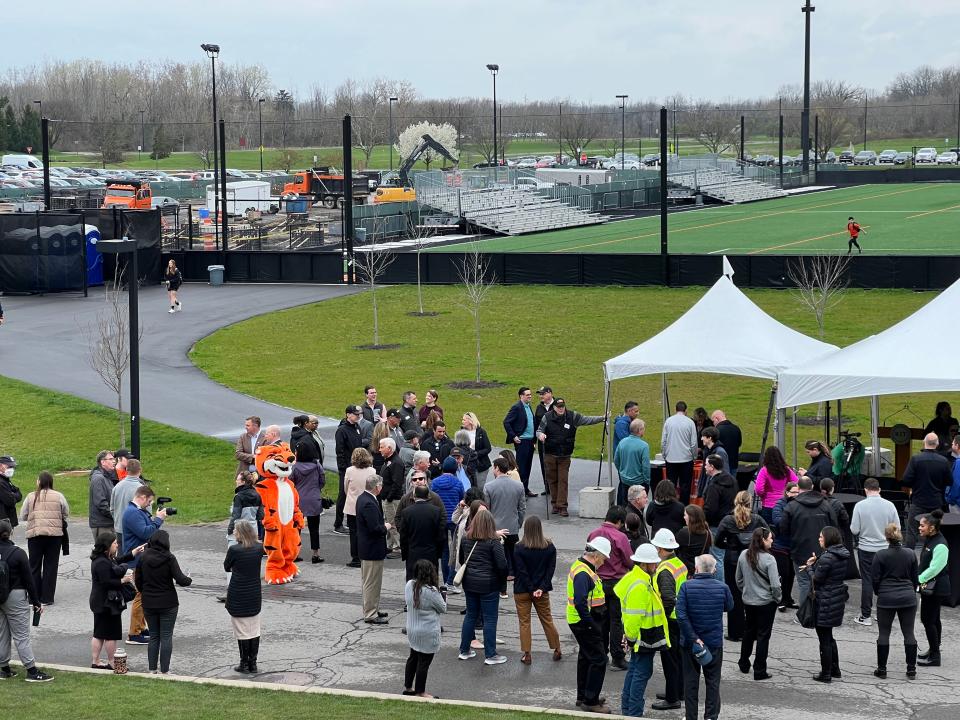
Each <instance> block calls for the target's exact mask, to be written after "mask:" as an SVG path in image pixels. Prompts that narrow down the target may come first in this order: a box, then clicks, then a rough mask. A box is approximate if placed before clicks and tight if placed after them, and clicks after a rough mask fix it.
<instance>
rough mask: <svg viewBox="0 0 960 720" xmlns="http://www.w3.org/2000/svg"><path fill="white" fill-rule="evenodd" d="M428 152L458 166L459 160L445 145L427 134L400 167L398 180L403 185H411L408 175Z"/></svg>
mask: <svg viewBox="0 0 960 720" xmlns="http://www.w3.org/2000/svg"><path fill="white" fill-rule="evenodd" d="M427 150H433V151H434V152H435V153H437V154H438V155H442V156H443V157H445V158H446V159H447V160H449V161H450V162H452V163H453V164H454V165H457V164H458V161H457V159H456V158H455V157H453V155H451V154H450V153H449V152H448V151H447V149H446V148H445V147H444V146H443V145H441V144H440V143H438V142H437V141H436V140H434V139H433V138H432V137H430V136H429V135H426V134H425V135H423V137H421V138H420V142H419V143H417V147H416V148H414V150H413V152H412V153H410V155H409V156H408V157H407V158H406V160H404V161H403V164H402V165H401V166H400V168H399V170H398V171H397V175H398V179H399V181H400V184H401V185H403V186H408V185H409V184H410V178H409V175H408V173H409V172H410V169H411V168H412V167H413V166H414V165H415V164H416V162H417V160H419V159H420V157H421V156H422V155H423V154H424V153H425V152H426V151H427Z"/></svg>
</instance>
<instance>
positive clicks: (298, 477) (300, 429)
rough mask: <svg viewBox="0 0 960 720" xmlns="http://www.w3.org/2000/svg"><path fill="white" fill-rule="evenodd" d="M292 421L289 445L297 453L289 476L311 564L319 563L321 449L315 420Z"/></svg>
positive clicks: (323, 476) (323, 477)
mask: <svg viewBox="0 0 960 720" xmlns="http://www.w3.org/2000/svg"><path fill="white" fill-rule="evenodd" d="M293 422H294V423H296V424H295V425H294V426H293V429H292V430H291V431H290V447H292V448H293V451H294V452H295V453H296V454H297V462H296V464H295V465H294V466H293V473H292V474H291V475H290V479H291V480H293V485H294V487H296V488H297V494H298V495H299V496H300V512H302V513H303V516H304V517H305V518H306V519H307V531H308V532H309V533H310V550H311V551H312V557H311V558H310V561H311V562H312V563H314V564H316V563H322V562H323V558H322V557H320V515H321V513H323V498H322V496H321V492H322V491H323V486H324V485H325V484H326V480H327V478H326V474H325V473H324V470H323V452H322V451H321V450H320V445H319V443H317V441H316V439H315V438H314V436H313V431H314V430H315V429H316V427H317V422H318V421H317V419H316V418H311V417H310V416H309V415H297V417H295V418H294V419H293Z"/></svg>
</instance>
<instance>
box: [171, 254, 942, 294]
mask: <svg viewBox="0 0 960 720" xmlns="http://www.w3.org/2000/svg"><path fill="white" fill-rule="evenodd" d="M170 257H172V258H173V259H174V260H176V262H177V266H178V267H179V268H180V270H181V272H182V273H183V275H184V278H185V279H186V280H193V281H203V280H207V278H208V272H207V267H208V266H209V265H224V266H225V277H226V279H227V281H232V282H278V283H283V282H289V283H324V284H330V283H342V282H343V281H344V267H345V265H344V258H343V255H342V254H341V253H339V252H298V253H284V252H275V253H271V252H245V251H238V252H228V253H216V252H179V253H178V252H174V253H166V254H164V258H163V261H164V263H165V262H166V260H167V259H168V258H170ZM484 257H486V258H488V259H489V274H490V276H491V277H492V278H493V279H494V280H495V281H496V282H498V283H501V284H505V285H540V284H549V285H581V286H590V285H626V286H643V285H664V284H669V285H671V286H676V287H682V286H692V285H712V284H713V283H714V282H715V281H716V279H717V278H718V277H719V276H720V274H721V272H722V271H723V269H722V258H721V257H720V256H719V255H670V256H669V258H668V263H667V265H668V281H667V282H666V283H665V282H664V272H663V259H662V258H661V256H660V255H614V254H602V255H599V254H597V255H584V254H574V253H567V254H562V253H549V254H539V253H487V254H486V255H485V256H484ZM463 259H464V255H462V254H459V253H421V254H420V256H419V263H420V279H421V282H424V283H428V284H440V285H443V284H455V283H458V282H459V276H458V273H457V266H458V264H459V263H462V262H463ZM728 259H729V260H730V262H731V264H732V265H733V268H734V270H735V271H736V276H735V280H736V284H737V285H738V286H740V287H752V288H791V287H794V284H793V282H792V281H791V280H790V278H789V274H788V264H789V263H798V262H809V260H810V256H782V255H776V256H773V255H771V256H764V255H744V256H729V257H728ZM417 262H418V257H417V254H416V253H400V254H397V255H396V256H395V259H394V261H393V264H392V265H390V267H389V268H388V269H387V271H386V272H385V273H384V274H383V276H382V277H381V278H380V279H379V280H378V282H381V283H384V284H391V285H405V284H413V283H416V281H417ZM848 276H849V279H850V285H851V287H857V288H907V289H914V290H934V289H941V288H945V287H947V286H948V285H950V284H951V283H953V282H954V281H955V280H956V279H957V278H958V277H960V256H948V257H943V256H940V257H905V256H873V255H871V256H869V257H864V256H861V255H857V256H854V257H853V258H852V261H851V264H850V267H849V270H848Z"/></svg>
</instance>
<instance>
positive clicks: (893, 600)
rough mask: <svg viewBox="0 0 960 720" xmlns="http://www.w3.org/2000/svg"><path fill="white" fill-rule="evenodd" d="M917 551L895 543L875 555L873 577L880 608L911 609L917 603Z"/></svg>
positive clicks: (872, 580) (918, 582) (872, 582)
mask: <svg viewBox="0 0 960 720" xmlns="http://www.w3.org/2000/svg"><path fill="white" fill-rule="evenodd" d="M917 568H918V565H917V554H916V553H915V552H913V550H907V549H906V548H905V547H903V545H901V544H900V543H895V544H894V543H891V544H890V547H888V548H887V549H886V550H881V551H880V552H878V553H877V554H876V555H875V556H874V558H873V566H872V570H873V575H872V577H871V578H869V579H870V582H871V584H872V585H873V594H874V595H876V596H877V607H878V608H891V609H892V608H910V607H916V606H917V586H918V585H919V584H920V580H919V579H918V578H917V576H918V575H919V574H920V571H919V570H918V569H917ZM864 579H865V580H866V579H867V578H864Z"/></svg>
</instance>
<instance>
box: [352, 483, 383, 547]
mask: <svg viewBox="0 0 960 720" xmlns="http://www.w3.org/2000/svg"><path fill="white" fill-rule="evenodd" d="M386 556H387V528H386V527H385V526H384V524H383V508H381V507H380V501H379V500H377V498H376V496H375V495H373V494H372V493H369V492H366V491H364V492H362V493H360V497H358V498H357V557H359V558H360V559H361V560H383V559H384V558H385V557H386Z"/></svg>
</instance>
